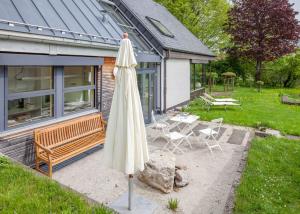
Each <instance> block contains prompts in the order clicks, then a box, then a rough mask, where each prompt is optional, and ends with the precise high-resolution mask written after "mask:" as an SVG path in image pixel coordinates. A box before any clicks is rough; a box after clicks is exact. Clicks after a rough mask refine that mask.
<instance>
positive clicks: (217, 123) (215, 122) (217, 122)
mask: <svg viewBox="0 0 300 214" xmlns="http://www.w3.org/2000/svg"><path fill="white" fill-rule="evenodd" d="M211 122H212V125H211V127H210V128H211V129H213V130H215V131H216V132H217V133H219V132H220V129H221V127H222V123H223V118H217V119H213V120H211Z"/></svg>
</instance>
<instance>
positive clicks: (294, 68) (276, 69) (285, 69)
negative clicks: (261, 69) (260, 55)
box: [265, 50, 300, 88]
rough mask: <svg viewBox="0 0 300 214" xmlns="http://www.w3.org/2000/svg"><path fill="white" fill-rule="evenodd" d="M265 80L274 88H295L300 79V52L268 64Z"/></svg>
mask: <svg viewBox="0 0 300 214" xmlns="http://www.w3.org/2000/svg"><path fill="white" fill-rule="evenodd" d="M265 79H266V80H265V81H270V83H271V84H273V85H274V86H278V85H279V86H280V87H285V88H291V87H294V86H295V84H296V82H297V80H299V79H300V50H298V51H297V52H296V53H293V54H289V55H287V56H284V57H281V58H280V59H278V60H276V61H274V62H269V63H267V65H266V77H265Z"/></svg>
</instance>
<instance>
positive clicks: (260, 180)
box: [234, 138, 300, 214]
mask: <svg viewBox="0 0 300 214" xmlns="http://www.w3.org/2000/svg"><path fill="white" fill-rule="evenodd" d="M234 213H236V214H240V213H241V214H247V213H274V214H275V213H276V214H277V213H289V214H293V213H295V214H296V213H297V214H298V213H300V141H291V140H284V139H277V138H266V139H255V140H254V141H253V142H252V144H251V149H250V151H249V155H248V162H247V165H246V168H245V171H244V173H243V176H242V179H241V183H240V186H239V187H238V189H237V190H236V198H235V208H234Z"/></svg>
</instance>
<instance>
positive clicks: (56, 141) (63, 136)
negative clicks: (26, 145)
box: [34, 114, 105, 149]
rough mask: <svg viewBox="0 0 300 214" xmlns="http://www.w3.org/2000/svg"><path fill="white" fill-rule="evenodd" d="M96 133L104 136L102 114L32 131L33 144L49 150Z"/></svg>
mask: <svg viewBox="0 0 300 214" xmlns="http://www.w3.org/2000/svg"><path fill="white" fill-rule="evenodd" d="M96 132H103V134H105V133H104V132H105V124H104V121H103V118H102V114H93V115H88V116H84V117H80V118H77V119H74V120H70V121H66V122H62V123H58V124H55V125H52V126H49V127H44V128H41V129H37V130H35V131H34V138H35V142H36V143H38V144H41V145H43V146H45V147H47V148H49V149H51V148H54V147H57V146H59V145H63V144H66V143H68V142H71V141H73V140H76V139H79V138H82V137H85V136H88V135H91V134H93V133H96Z"/></svg>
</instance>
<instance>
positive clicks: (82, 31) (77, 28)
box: [0, 0, 151, 51]
mask: <svg viewBox="0 0 300 214" xmlns="http://www.w3.org/2000/svg"><path fill="white" fill-rule="evenodd" d="M0 29H1V30H8V31H16V32H22V33H30V34H38V35H46V36H53V37H62V38H70V39H75V40H83V41H92V42H99V43H104V44H109V45H116V46H117V45H119V42H120V39H121V36H122V34H123V29H122V27H121V26H120V25H119V24H118V23H117V22H116V21H115V20H114V19H113V18H112V17H111V14H110V13H108V12H107V10H106V9H105V8H103V6H102V5H101V4H99V2H98V1H97V0H1V1H0ZM137 40H139V37H138V39H137ZM133 45H134V46H135V47H136V48H137V49H138V50H142V51H149V50H150V49H151V48H150V46H149V45H145V44H144V43H143V42H142V41H133Z"/></svg>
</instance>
